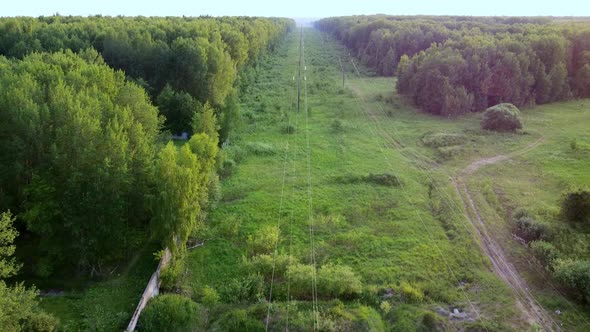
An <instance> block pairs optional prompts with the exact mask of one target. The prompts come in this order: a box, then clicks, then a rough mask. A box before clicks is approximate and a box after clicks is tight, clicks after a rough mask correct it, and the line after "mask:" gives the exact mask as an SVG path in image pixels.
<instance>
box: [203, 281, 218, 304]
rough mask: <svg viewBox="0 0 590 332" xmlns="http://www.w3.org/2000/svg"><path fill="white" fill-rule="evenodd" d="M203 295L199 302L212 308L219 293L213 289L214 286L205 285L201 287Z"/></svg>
mask: <svg viewBox="0 0 590 332" xmlns="http://www.w3.org/2000/svg"><path fill="white" fill-rule="evenodd" d="M202 292H203V294H202V295H203V296H202V297H201V302H203V304H204V305H205V306H206V307H207V308H212V307H213V306H215V305H216V304H217V303H218V302H219V294H218V293H217V291H216V290H215V288H212V287H209V286H205V287H203V291H202Z"/></svg>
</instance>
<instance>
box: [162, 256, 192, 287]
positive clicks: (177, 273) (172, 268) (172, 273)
mask: <svg viewBox="0 0 590 332" xmlns="http://www.w3.org/2000/svg"><path fill="white" fill-rule="evenodd" d="M185 267H186V262H185V260H184V259H182V258H177V259H174V260H172V261H171V262H170V264H169V265H168V266H166V267H165V268H163V269H162V270H161V271H160V280H161V282H162V284H161V285H160V287H161V288H162V289H164V290H173V289H174V288H175V287H176V285H177V283H178V281H179V280H180V278H181V277H182V274H183V273H184V269H185Z"/></svg>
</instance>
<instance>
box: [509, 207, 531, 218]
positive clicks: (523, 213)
mask: <svg viewBox="0 0 590 332" xmlns="http://www.w3.org/2000/svg"><path fill="white" fill-rule="evenodd" d="M525 217H526V218H532V217H533V216H532V215H531V214H530V212H529V211H527V210H525V209H523V208H518V209H516V211H514V213H513V214H512V219H513V220H518V219H522V218H525Z"/></svg>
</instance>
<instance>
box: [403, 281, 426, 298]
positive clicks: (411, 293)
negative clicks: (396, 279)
mask: <svg viewBox="0 0 590 332" xmlns="http://www.w3.org/2000/svg"><path fill="white" fill-rule="evenodd" d="M399 290H400V293H401V295H402V299H403V300H404V301H405V302H407V303H420V302H422V301H424V293H423V292H422V290H420V289H419V288H417V287H416V286H414V285H412V284H410V283H407V282H402V283H401V285H400V287H399Z"/></svg>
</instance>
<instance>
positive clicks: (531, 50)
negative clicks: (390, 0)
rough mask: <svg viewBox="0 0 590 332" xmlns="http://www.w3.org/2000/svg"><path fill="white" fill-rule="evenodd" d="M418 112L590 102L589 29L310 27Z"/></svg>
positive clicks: (346, 20) (512, 21) (488, 21)
mask: <svg viewBox="0 0 590 332" xmlns="http://www.w3.org/2000/svg"><path fill="white" fill-rule="evenodd" d="M316 27H318V28H319V29H320V30H322V31H325V32H328V33H330V34H331V35H332V36H334V37H335V38H336V39H338V40H340V41H341V42H342V43H344V44H345V45H346V46H347V47H348V48H349V49H350V50H351V52H352V54H353V55H354V56H356V57H358V58H359V59H360V61H361V62H362V63H364V64H365V65H367V66H368V67H370V68H373V69H374V70H375V71H376V72H377V73H378V74H380V75H386V76H390V75H396V76H397V90H398V92H399V93H401V94H403V95H405V96H407V97H408V99H409V100H411V101H412V102H413V103H414V104H415V105H416V106H418V107H419V108H420V109H422V110H424V111H426V112H429V113H433V114H437V115H442V116H457V115H460V114H463V113H467V112H477V111H482V110H485V109H486V108H488V107H490V106H494V105H496V104H499V103H512V104H514V105H516V106H518V107H522V106H529V105H533V104H544V103H549V102H554V101H559V100H566V99H571V98H586V97H590V22H588V21H585V20H582V19H578V20H575V21H570V22H567V23H566V22H563V21H554V20H551V19H549V18H518V17H512V18H510V17H508V18H502V17H498V18H487V17H482V18H473V17H396V16H385V15H375V16H350V17H335V18H327V19H322V20H320V21H318V22H317V23H316Z"/></svg>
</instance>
